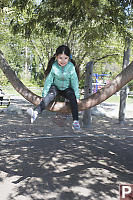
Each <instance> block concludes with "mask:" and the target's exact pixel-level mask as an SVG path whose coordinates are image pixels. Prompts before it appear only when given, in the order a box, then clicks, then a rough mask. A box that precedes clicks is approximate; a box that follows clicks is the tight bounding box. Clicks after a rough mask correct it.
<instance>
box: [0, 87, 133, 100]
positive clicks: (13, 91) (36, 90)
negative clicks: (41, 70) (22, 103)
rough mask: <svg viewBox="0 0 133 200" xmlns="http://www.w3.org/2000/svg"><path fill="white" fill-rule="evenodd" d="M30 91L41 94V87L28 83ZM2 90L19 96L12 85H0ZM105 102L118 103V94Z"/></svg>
mask: <svg viewBox="0 0 133 200" xmlns="http://www.w3.org/2000/svg"><path fill="white" fill-rule="evenodd" d="M27 87H28V88H29V89H30V90H31V91H32V92H34V93H35V94H37V95H39V96H41V94H42V88H40V87H37V86H34V85H32V86H31V85H30V86H27ZM2 90H3V92H4V93H5V94H6V95H9V96H12V95H13V96H21V95H20V94H19V93H18V92H17V91H16V90H15V89H14V88H13V86H12V85H9V86H3V87H2ZM105 102H109V103H119V102H120V96H119V95H113V96H111V97H110V98H108V99H107V100H106V101H105ZM127 103H129V104H130V103H133V96H130V97H128V98H127Z"/></svg>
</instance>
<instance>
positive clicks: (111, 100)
mask: <svg viewBox="0 0 133 200" xmlns="http://www.w3.org/2000/svg"><path fill="white" fill-rule="evenodd" d="M105 102H109V103H119V102H120V96H119V95H118V96H117V95H113V96H111V97H110V98H108V99H107V100H106V101H105ZM127 103H129V104H130V103H133V97H131V96H130V97H128V98H127Z"/></svg>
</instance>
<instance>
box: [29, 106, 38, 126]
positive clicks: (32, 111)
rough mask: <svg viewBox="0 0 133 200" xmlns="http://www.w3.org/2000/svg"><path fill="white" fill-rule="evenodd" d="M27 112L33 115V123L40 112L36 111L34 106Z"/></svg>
mask: <svg viewBox="0 0 133 200" xmlns="http://www.w3.org/2000/svg"><path fill="white" fill-rule="evenodd" d="M27 113H28V115H30V116H31V123H33V122H34V121H35V120H36V118H37V116H38V112H37V111H34V110H33V109H32V108H29V109H28V110H27Z"/></svg>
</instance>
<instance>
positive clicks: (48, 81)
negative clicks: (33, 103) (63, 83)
mask: <svg viewBox="0 0 133 200" xmlns="http://www.w3.org/2000/svg"><path fill="white" fill-rule="evenodd" d="M53 81H54V73H53V67H52V69H51V71H50V73H49V75H48V76H47V78H46V80H45V83H44V87H43V91H42V97H45V96H46V95H47V93H48V91H49V89H50V87H51V85H52V84H53Z"/></svg>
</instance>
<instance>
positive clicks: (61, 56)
mask: <svg viewBox="0 0 133 200" xmlns="http://www.w3.org/2000/svg"><path fill="white" fill-rule="evenodd" d="M56 59H57V62H58V64H59V65H60V66H61V67H64V66H65V65H67V63H68V61H69V56H67V55H66V54H64V53H63V54H58V56H56Z"/></svg>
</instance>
